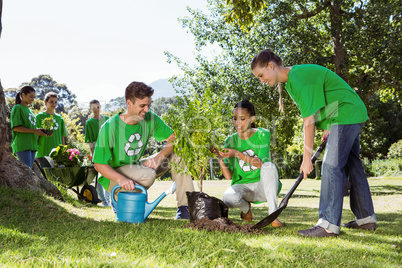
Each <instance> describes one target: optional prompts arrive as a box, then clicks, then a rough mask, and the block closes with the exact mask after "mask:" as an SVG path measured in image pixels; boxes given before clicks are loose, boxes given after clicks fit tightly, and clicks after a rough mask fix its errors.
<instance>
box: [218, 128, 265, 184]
mask: <svg viewBox="0 0 402 268" xmlns="http://www.w3.org/2000/svg"><path fill="white" fill-rule="evenodd" d="M270 143H271V132H269V130H267V129H264V128H258V129H257V130H256V132H255V133H254V135H253V136H251V137H250V138H249V139H247V140H242V139H240V137H239V135H238V134H237V133H235V134H233V135H231V136H229V137H228V138H227V139H226V141H225V148H230V149H235V150H238V151H239V152H241V153H243V154H245V155H248V156H252V157H258V158H260V159H261V160H262V162H264V163H265V162H270V161H271V155H270ZM224 160H225V164H226V165H227V167H228V168H229V169H230V170H232V172H233V174H232V184H231V185H233V184H245V183H253V182H258V181H260V176H261V175H260V174H261V169H259V168H256V167H255V166H252V165H250V164H248V163H246V162H244V161H242V160H240V159H239V158H237V157H230V158H225V159H224Z"/></svg>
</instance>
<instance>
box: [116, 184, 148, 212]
mask: <svg viewBox="0 0 402 268" xmlns="http://www.w3.org/2000/svg"><path fill="white" fill-rule="evenodd" d="M119 188H122V187H121V186H120V185H118V184H117V185H116V186H115V187H113V189H112V191H111V193H110V195H111V199H112V203H113V206H114V207H115V208H117V201H116V198H115V197H114V193H115V192H116V190H117V189H119ZM135 189H140V190H141V192H142V193H144V194H147V190H145V188H144V186H142V185H139V184H136V185H135Z"/></svg>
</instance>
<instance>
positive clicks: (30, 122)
mask: <svg viewBox="0 0 402 268" xmlns="http://www.w3.org/2000/svg"><path fill="white" fill-rule="evenodd" d="M10 119H11V129H13V128H14V127H18V126H23V127H26V128H31V129H36V118H35V116H34V114H33V113H32V111H31V109H29V108H28V107H26V106H24V105H22V104H17V105H15V106H14V107H13V109H12V110H11V118H10ZM12 135H13V139H12V142H11V148H12V149H13V152H14V153H18V152H22V151H28V150H32V151H36V150H38V143H37V137H38V136H37V135H36V134H35V133H21V132H17V131H14V130H13V131H12Z"/></svg>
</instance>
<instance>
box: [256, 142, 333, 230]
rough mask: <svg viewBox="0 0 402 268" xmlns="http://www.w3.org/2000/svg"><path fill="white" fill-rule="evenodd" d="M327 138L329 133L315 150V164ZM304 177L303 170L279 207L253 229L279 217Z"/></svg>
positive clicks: (313, 161)
mask: <svg viewBox="0 0 402 268" xmlns="http://www.w3.org/2000/svg"><path fill="white" fill-rule="evenodd" d="M327 140H328V135H327V136H325V137H324V139H323V141H322V142H321V144H320V146H319V147H318V149H317V150H316V151H315V153H314V155H313V157H312V158H311V162H312V163H313V164H314V163H315V160H317V158H318V157H319V156H320V154H321V152H322V151H323V150H324V148H325V145H326V144H327ZM303 177H304V174H303V172H301V173H300V174H299V177H297V179H296V182H295V183H294V184H293V186H292V187H291V188H290V190H289V192H288V193H287V194H286V195H285V197H284V198H283V199H282V201H281V203H280V204H279V207H278V209H277V210H276V211H275V212H273V213H271V214H269V215H268V216H267V217H265V218H264V219H262V220H261V221H259V222H258V223H256V224H254V225H253V226H251V229H256V228H263V227H265V226H267V225H268V224H270V223H271V222H273V221H274V220H275V219H276V218H278V216H279V214H281V212H282V210H284V209H285V208H286V207H287V205H288V201H289V199H290V197H291V196H292V195H293V193H294V191H295V190H296V188H297V186H299V184H300V182H301V181H302V180H303Z"/></svg>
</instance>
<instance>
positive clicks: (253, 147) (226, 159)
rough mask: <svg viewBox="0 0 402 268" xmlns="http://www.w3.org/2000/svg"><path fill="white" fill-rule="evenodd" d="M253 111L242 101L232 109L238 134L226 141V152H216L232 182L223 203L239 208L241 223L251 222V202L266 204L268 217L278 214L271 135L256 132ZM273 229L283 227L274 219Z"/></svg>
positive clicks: (278, 185) (276, 175)
mask: <svg viewBox="0 0 402 268" xmlns="http://www.w3.org/2000/svg"><path fill="white" fill-rule="evenodd" d="M254 120H255V109H254V106H253V104H252V103H251V102H249V101H248V100H243V101H241V102H239V103H237V104H236V105H235V106H234V110H233V123H234V125H235V127H236V130H237V133H235V134H233V135H231V136H229V137H228V138H227V139H226V141H225V146H224V147H225V148H226V149H227V152H221V151H217V150H216V149H215V148H212V149H211V151H212V152H213V153H216V155H217V157H218V160H219V165H220V168H221V170H222V173H223V175H224V177H225V178H226V179H227V180H232V184H231V187H230V188H228V189H227V190H226V191H225V193H224V194H223V202H225V204H226V205H228V207H230V208H240V210H241V211H242V212H241V213H240V217H241V219H242V220H244V221H247V222H251V221H252V219H253V215H252V213H251V202H265V201H267V202H268V208H269V214H272V213H273V212H275V211H276V210H277V203H278V199H277V195H278V192H279V191H280V181H279V178H278V171H277V169H276V167H275V165H274V164H273V163H272V162H271V155H270V142H271V133H270V132H269V130H267V129H264V128H255V124H254ZM271 225H272V226H273V227H283V226H284V224H283V223H282V222H280V221H279V220H278V219H275V220H274V221H273V222H272V223H271Z"/></svg>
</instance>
